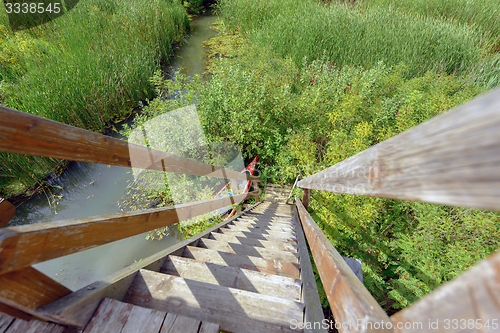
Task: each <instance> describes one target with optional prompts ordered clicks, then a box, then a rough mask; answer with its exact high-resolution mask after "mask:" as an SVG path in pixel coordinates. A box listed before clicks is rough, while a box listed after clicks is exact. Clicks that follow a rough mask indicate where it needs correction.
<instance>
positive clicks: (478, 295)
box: [391, 251, 500, 333]
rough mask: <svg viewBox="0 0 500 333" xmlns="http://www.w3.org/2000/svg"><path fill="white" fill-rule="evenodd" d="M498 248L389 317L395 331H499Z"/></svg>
mask: <svg viewBox="0 0 500 333" xmlns="http://www.w3.org/2000/svg"><path fill="white" fill-rule="evenodd" d="M499 277H500V252H499V251H497V252H495V253H494V254H492V255H490V256H489V257H488V258H487V259H485V260H483V261H481V262H480V263H478V264H476V265H475V266H474V267H472V268H471V269H470V270H468V271H467V272H465V273H463V274H462V275H460V276H459V277H457V278H455V279H454V280H452V281H449V282H447V283H445V284H443V285H441V286H440V287H438V288H437V289H436V290H434V291H433V292H432V293H430V294H429V295H427V296H425V297H423V298H422V299H420V300H418V301H417V302H415V303H414V304H412V305H411V306H409V307H407V308H405V309H403V310H401V311H400V312H397V313H396V314H394V315H393V316H392V317H391V319H392V322H393V324H394V326H395V327H396V328H399V329H396V330H395V331H396V332H401V333H411V332H419V333H420V332H440V333H442V332H458V331H460V332H463V333H467V332H481V333H483V332H484V333H486V332H498V331H499V329H500V323H499V322H498V320H499V318H500V302H499V300H500V279H499Z"/></svg>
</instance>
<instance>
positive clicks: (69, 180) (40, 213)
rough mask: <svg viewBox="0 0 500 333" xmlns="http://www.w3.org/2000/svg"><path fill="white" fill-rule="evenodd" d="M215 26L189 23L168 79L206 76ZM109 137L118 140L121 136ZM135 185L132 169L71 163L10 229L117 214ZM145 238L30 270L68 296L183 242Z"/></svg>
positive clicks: (174, 237)
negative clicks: (207, 47) (65, 289)
mask: <svg viewBox="0 0 500 333" xmlns="http://www.w3.org/2000/svg"><path fill="white" fill-rule="evenodd" d="M215 20H216V16H214V15H211V14H209V15H205V16H203V17H201V18H199V19H197V20H194V21H192V22H191V31H190V32H189V33H188V34H187V35H186V41H185V43H183V44H182V45H181V46H180V48H179V50H177V51H176V52H175V55H174V58H173V60H172V63H171V64H170V65H169V66H168V71H169V72H170V73H172V71H173V70H179V69H181V68H182V71H183V72H184V73H185V74H188V75H194V74H201V73H202V72H203V71H204V64H205V61H206V59H205V56H204V55H205V49H204V48H203V41H205V40H207V39H208V38H211V37H213V36H215V35H216V34H217V33H216V32H215V31H213V30H211V29H210V24H211V23H213V22H214V21H215ZM164 70H167V68H164ZM112 136H115V137H118V136H119V134H116V133H114V134H113V135H112ZM133 180H134V176H133V173H132V170H131V169H130V168H123V167H116V166H108V165H101V164H90V163H81V162H72V163H71V164H70V165H69V167H68V168H67V170H66V171H65V172H64V173H63V174H62V175H61V177H59V178H57V179H55V180H54V181H53V185H55V187H54V188H51V189H50V191H47V192H46V193H42V194H39V195H37V196H36V197H34V198H32V199H30V200H29V201H27V202H25V203H23V204H22V205H20V206H19V207H17V211H16V216H15V217H14V218H13V219H12V221H11V222H10V223H9V226H13V225H22V224H32V223H40V222H48V221H60V220H66V219H75V218H83V217H89V216H95V215H102V214H112V213H117V212H119V211H120V210H119V206H118V202H119V201H120V200H121V199H122V198H123V196H124V194H125V193H126V190H127V186H128V185H129V184H130V183H131V182H133ZM145 235H146V234H141V235H137V236H133V237H129V238H126V239H123V240H120V241H117V242H113V243H110V244H106V245H103V246H99V247H96V248H93V249H90V250H86V251H82V252H79V253H74V254H71V255H68V256H65V257H61V258H57V259H54V260H49V261H46V262H43V263H39V264H37V265H34V267H35V268H36V269H38V270H40V271H41V272H43V273H45V274H47V275H48V276H50V277H52V278H53V279H55V280H56V281H58V282H60V283H61V284H63V285H65V286H66V287H68V288H70V289H71V290H77V289H79V288H81V287H84V286H85V285H87V284H89V283H92V282H94V281H96V280H98V279H100V278H103V277H105V276H106V275H109V274H111V273H114V272H116V271H117V270H120V269H122V268H124V267H126V266H128V265H130V264H132V263H133V262H134V261H135V260H140V259H141V258H146V257H148V256H150V255H152V254H154V253H156V252H158V251H160V250H162V249H165V248H167V247H169V246H172V245H175V244H176V243H178V242H179V241H180V240H181V239H182V237H183V235H182V234H180V233H179V232H177V231H176V229H175V228H174V229H173V230H172V233H171V235H169V236H167V237H165V238H163V239H162V240H160V241H158V240H155V241H149V240H146V239H145Z"/></svg>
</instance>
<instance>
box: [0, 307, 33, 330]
mask: <svg viewBox="0 0 500 333" xmlns="http://www.w3.org/2000/svg"><path fill="white" fill-rule="evenodd" d="M0 313H4V314H6V315H8V316H10V317H14V318H19V319H23V320H31V318H33V316H32V315H30V314H28V313H26V312H23V311H20V310H18V309H16V308H13V307H12V306H9V305H7V304H3V303H1V302H0ZM0 316H1V315H0ZM0 333H2V330H0Z"/></svg>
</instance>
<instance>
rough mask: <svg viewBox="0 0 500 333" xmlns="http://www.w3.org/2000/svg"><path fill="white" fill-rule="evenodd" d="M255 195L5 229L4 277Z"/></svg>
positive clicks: (0, 233)
mask: <svg viewBox="0 0 500 333" xmlns="http://www.w3.org/2000/svg"><path fill="white" fill-rule="evenodd" d="M253 195H254V192H250V193H246V194H241V195H236V196H234V197H223V198H217V199H211V200H206V201H198V202H193V203H189V204H183V205H175V206H170V207H165V208H155V209H146V210H141V211H134V212H127V213H116V214H109V215H101V216H94V217H89V218H82V219H72V220H65V221H60V222H48V223H37V224H30V225H23V226H16V227H9V228H4V229H1V230H0V274H2V273H6V272H9V271H14V270H18V269H21V268H23V267H27V266H31V265H33V264H36V263H39V262H42V261H46V260H50V259H54V258H58V257H61V256H64V255H68V254H71V253H75V252H79V251H83V250H87V249H90V248H93V247H96V246H99V245H102V244H106V243H110V242H113V241H117V240H120V239H123V238H127V237H130V236H134V235H138V234H141V233H144V232H147V231H150V230H153V229H155V228H160V227H163V226H166V225H171V224H174V223H177V222H179V221H183V220H187V219H189V218H191V217H194V216H198V215H201V214H204V213H208V212H211V211H214V210H216V209H218V208H221V207H226V206H228V205H230V204H231V203H232V202H240V201H243V200H244V199H245V198H250V197H252V196H253Z"/></svg>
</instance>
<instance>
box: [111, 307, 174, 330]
mask: <svg viewBox="0 0 500 333" xmlns="http://www.w3.org/2000/svg"><path fill="white" fill-rule="evenodd" d="M166 315H167V313H166V312H164V311H157V310H151V309H146V308H142V307H139V306H134V307H133V308H132V310H131V311H130V314H129V315H128V319H127V322H126V323H125V325H124V326H123V328H122V330H121V331H120V333H138V332H141V333H158V332H159V331H160V329H161V327H162V324H163V321H164V320H165V317H166Z"/></svg>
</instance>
